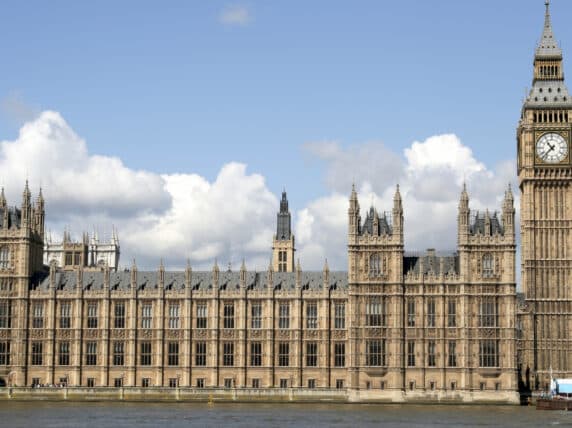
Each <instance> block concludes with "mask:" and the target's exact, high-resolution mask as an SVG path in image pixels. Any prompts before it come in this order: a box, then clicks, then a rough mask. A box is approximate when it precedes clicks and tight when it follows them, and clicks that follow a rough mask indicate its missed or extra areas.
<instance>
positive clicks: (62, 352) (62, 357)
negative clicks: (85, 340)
mask: <svg viewBox="0 0 572 428" xmlns="http://www.w3.org/2000/svg"><path fill="white" fill-rule="evenodd" d="M59 365H60V366H69V365H70V343H69V342H60V349H59Z"/></svg>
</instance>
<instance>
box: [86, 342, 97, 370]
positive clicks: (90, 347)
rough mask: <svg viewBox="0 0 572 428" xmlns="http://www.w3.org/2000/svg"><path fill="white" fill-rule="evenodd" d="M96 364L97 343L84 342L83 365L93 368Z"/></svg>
mask: <svg viewBox="0 0 572 428" xmlns="http://www.w3.org/2000/svg"><path fill="white" fill-rule="evenodd" d="M96 364H97V342H86V344H85V365H86V366H95V365H96Z"/></svg>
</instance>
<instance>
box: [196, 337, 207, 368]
mask: <svg viewBox="0 0 572 428" xmlns="http://www.w3.org/2000/svg"><path fill="white" fill-rule="evenodd" d="M195 365H196V366H206V365H207V343H206V342H197V343H196V344H195Z"/></svg>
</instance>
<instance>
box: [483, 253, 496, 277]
mask: <svg viewBox="0 0 572 428" xmlns="http://www.w3.org/2000/svg"><path fill="white" fill-rule="evenodd" d="M493 274H494V261H493V255H492V254H485V255H484V256H483V278H492V277H493Z"/></svg>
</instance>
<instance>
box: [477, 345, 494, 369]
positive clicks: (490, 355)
mask: <svg viewBox="0 0 572 428" xmlns="http://www.w3.org/2000/svg"><path fill="white" fill-rule="evenodd" d="M479 366H480V367H498V366H499V345H498V341H496V340H481V341H480V343H479Z"/></svg>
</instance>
